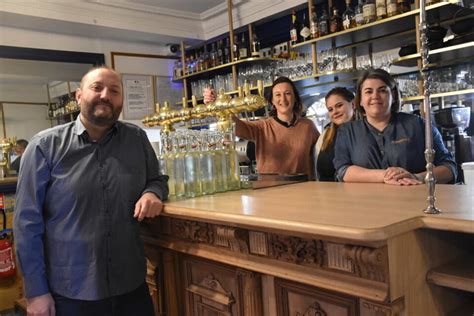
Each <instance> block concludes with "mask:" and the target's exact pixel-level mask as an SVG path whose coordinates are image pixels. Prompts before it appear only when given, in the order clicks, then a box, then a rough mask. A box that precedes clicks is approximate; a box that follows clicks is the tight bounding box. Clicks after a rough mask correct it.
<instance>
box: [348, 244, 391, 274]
mask: <svg viewBox="0 0 474 316" xmlns="http://www.w3.org/2000/svg"><path fill="white" fill-rule="evenodd" d="M344 256H345V258H347V259H348V260H350V261H351V263H352V267H353V271H352V273H353V274H355V275H356V276H358V277H361V278H364V279H369V280H373V281H378V282H387V276H388V254H387V247H381V248H369V247H362V246H349V245H346V246H344Z"/></svg>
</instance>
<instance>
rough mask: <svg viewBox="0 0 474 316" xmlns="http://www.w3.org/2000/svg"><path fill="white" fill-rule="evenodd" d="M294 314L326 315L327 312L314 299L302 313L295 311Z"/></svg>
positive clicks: (307, 315)
mask: <svg viewBox="0 0 474 316" xmlns="http://www.w3.org/2000/svg"><path fill="white" fill-rule="evenodd" d="M296 316H327V313H326V312H325V311H324V310H323V309H322V308H321V306H320V305H319V303H318V302H316V301H315V302H314V303H313V304H311V305H310V306H309V307H308V308H307V309H306V310H305V311H304V313H303V314H301V313H298V312H296Z"/></svg>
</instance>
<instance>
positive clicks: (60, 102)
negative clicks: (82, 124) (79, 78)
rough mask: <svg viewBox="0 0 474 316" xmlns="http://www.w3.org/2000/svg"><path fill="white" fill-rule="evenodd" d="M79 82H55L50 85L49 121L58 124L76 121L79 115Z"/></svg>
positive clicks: (48, 88) (48, 89)
mask: <svg viewBox="0 0 474 316" xmlns="http://www.w3.org/2000/svg"><path fill="white" fill-rule="evenodd" d="M79 85H80V83H79V82H71V81H55V82H51V83H49V84H48V87H47V91H48V98H49V110H48V119H49V120H51V121H53V120H55V121H56V122H57V123H58V124H61V123H66V122H70V121H72V120H74V119H75V118H76V116H77V114H78V113H79V106H78V104H77V102H76V99H75V91H76V88H78V87H79Z"/></svg>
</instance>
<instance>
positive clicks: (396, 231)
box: [142, 182, 474, 316]
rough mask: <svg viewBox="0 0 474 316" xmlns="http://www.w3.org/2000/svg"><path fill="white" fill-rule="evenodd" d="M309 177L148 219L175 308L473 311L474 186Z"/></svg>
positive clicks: (155, 282)
mask: <svg viewBox="0 0 474 316" xmlns="http://www.w3.org/2000/svg"><path fill="white" fill-rule="evenodd" d="M426 197H427V189H426V187H425V186H412V187H397V186H391V185H383V184H347V183H322V182H305V183H297V184H290V185H284V186H278V187H271V188H264V189H259V190H240V191H232V192H226V193H221V194H215V195H210V196H203V197H198V198H194V199H187V200H181V201H172V202H167V203H166V205H165V208H164V211H163V214H162V215H161V216H160V217H158V218H157V219H153V220H149V221H146V222H145V223H144V224H143V226H142V236H143V239H144V241H145V248H146V252H147V257H148V258H149V262H148V263H149V266H148V268H149V269H148V271H149V278H148V281H149V284H150V285H151V289H152V291H153V294H154V301H155V306H156V310H157V312H158V314H160V313H161V314H163V315H219V316H220V315H229V316H230V315H232V316H233V315H242V316H243V315H245V316H253V315H269V316H270V315H292V316H293V315H295V316H296V315H301V316H309V315H328V316H332V315H363V316H368V315H371V316H372V315H373V316H376V315H377V316H378V315H449V314H452V315H463V314H464V313H465V314H466V315H472V307H473V305H472V303H471V302H472V301H473V295H472V293H473V292H474V281H473V268H472V267H473V266H474V261H473V259H472V257H470V255H471V254H472V253H473V250H474V243H473V241H474V238H473V236H474V235H473V233H474V206H473V205H474V203H473V202H474V187H472V186H454V185H438V186H437V187H436V197H437V201H436V202H437V206H438V207H439V208H440V209H441V210H442V213H441V214H439V215H425V214H424V213H423V210H424V208H425V207H426V205H427V202H426Z"/></svg>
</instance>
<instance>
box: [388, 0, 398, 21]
mask: <svg viewBox="0 0 474 316" xmlns="http://www.w3.org/2000/svg"><path fill="white" fill-rule="evenodd" d="M399 13H400V12H399V11H398V5H397V0H387V16H388V17H391V16H395V15H397V14H399Z"/></svg>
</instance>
